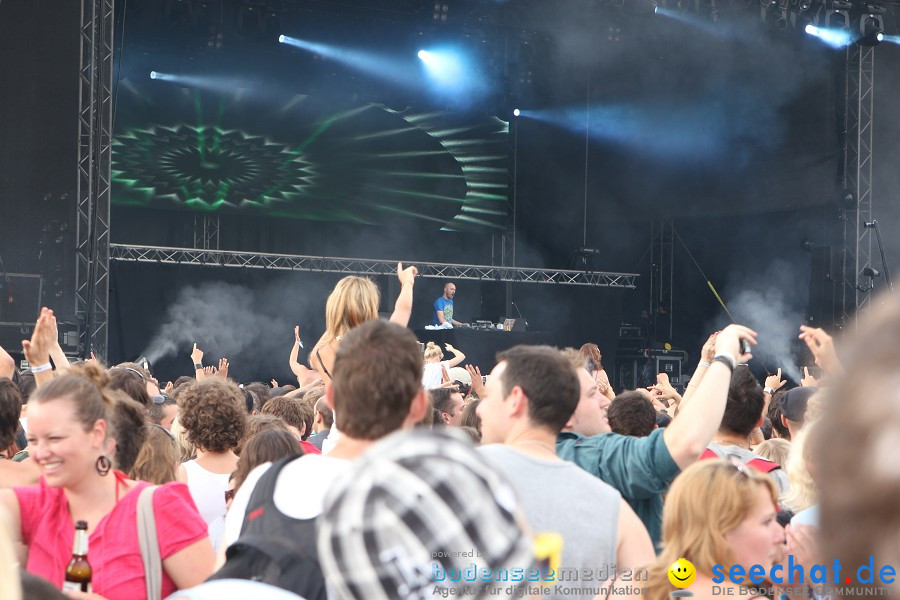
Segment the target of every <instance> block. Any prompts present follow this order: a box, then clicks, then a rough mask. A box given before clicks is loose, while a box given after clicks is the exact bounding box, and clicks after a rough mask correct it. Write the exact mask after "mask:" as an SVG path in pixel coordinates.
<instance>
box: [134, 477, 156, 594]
mask: <svg viewBox="0 0 900 600" xmlns="http://www.w3.org/2000/svg"><path fill="white" fill-rule="evenodd" d="M158 487H159V486H156V485H148V486H147V487H145V488H144V489H142V490H141V492H140V495H139V496H138V502H137V525H138V546H140V548H141V561H142V562H143V563H144V580H145V581H144V583H145V585H146V588H147V589H146V592H147V600H160V598H161V597H162V557H161V556H160V554H159V541H158V539H157V535H156V514H155V513H154V512H153V494H154V493H155V492H156V488H158Z"/></svg>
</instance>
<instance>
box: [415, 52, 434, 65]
mask: <svg viewBox="0 0 900 600" xmlns="http://www.w3.org/2000/svg"><path fill="white" fill-rule="evenodd" d="M418 57H419V58H420V59H421V60H422V62H424V63H428V62H429V61H430V60H431V53H429V52H428V50H419V54H418Z"/></svg>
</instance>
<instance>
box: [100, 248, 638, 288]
mask: <svg viewBox="0 0 900 600" xmlns="http://www.w3.org/2000/svg"><path fill="white" fill-rule="evenodd" d="M109 248H110V258H111V260H117V261H132V262H153V263H163V264H181V265H197V266H208V267H236V268H247V269H274V270H284V271H315V272H320V273H346V274H351V275H391V274H394V273H396V272H397V261H395V260H371V259H365V258H332V257H323V256H297V255H290V254H266V253H259V252H232V251H228V250H201V249H192V248H163V247H158V246H129V245H125V244H111V245H110V247H109ZM412 264H415V265H416V267H418V269H419V276H420V277H434V278H440V279H480V280H490V281H502V282H515V283H543V284H560V285H583V286H593V287H615V288H633V287H635V284H636V280H637V278H638V277H639V275H637V274H635V273H605V272H597V271H593V272H592V271H572V270H557V269H523V268H516V267H503V266H487V265H454V264H444V263H427V262H425V263H423V262H416V261H412Z"/></svg>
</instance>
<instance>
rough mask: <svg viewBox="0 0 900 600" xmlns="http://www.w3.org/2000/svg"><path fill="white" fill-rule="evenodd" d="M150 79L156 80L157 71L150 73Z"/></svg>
mask: <svg viewBox="0 0 900 600" xmlns="http://www.w3.org/2000/svg"><path fill="white" fill-rule="evenodd" d="M150 79H156V71H150Z"/></svg>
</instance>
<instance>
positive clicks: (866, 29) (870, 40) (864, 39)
mask: <svg viewBox="0 0 900 600" xmlns="http://www.w3.org/2000/svg"><path fill="white" fill-rule="evenodd" d="M862 9H863V13H862V14H861V15H860V16H859V34H860V36H861V37H860V38H859V43H860V44H862V45H864V46H876V45H878V44H880V43H881V41H882V40H883V39H884V17H883V15H884V13H885V8H884V7H883V6H879V5H877V4H872V3H867V4H865V5H864V6H862Z"/></svg>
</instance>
